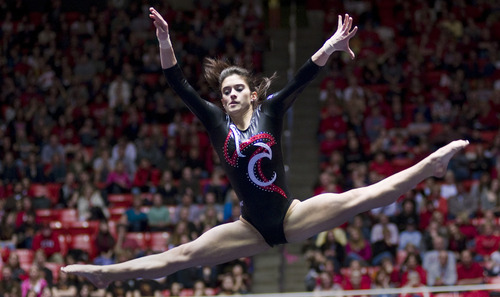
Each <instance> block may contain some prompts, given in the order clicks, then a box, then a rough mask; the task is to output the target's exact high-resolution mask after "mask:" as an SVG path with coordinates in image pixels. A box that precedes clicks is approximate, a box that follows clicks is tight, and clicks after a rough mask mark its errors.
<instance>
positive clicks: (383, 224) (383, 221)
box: [370, 213, 399, 244]
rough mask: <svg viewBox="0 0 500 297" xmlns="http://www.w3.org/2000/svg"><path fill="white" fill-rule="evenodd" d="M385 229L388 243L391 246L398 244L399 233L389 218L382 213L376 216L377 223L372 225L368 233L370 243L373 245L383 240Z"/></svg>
mask: <svg viewBox="0 0 500 297" xmlns="http://www.w3.org/2000/svg"><path fill="white" fill-rule="evenodd" d="M385 229H387V231H389V234H390V242H391V243H392V244H397V243H398V238H399V231H398V227H397V226H396V224H394V223H392V222H390V221H389V217H388V216H387V215H385V214H383V213H381V214H380V215H378V223H376V224H375V225H373V227H372V230H371V233H370V241H371V243H375V242H377V241H379V240H382V239H385V236H384V230H385Z"/></svg>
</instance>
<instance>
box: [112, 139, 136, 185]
mask: <svg viewBox="0 0 500 297" xmlns="http://www.w3.org/2000/svg"><path fill="white" fill-rule="evenodd" d="M136 158H137V149H136V147H135V144H134V143H132V142H131V141H129V140H127V138H125V137H120V139H118V142H117V143H116V144H115V145H114V146H113V149H112V150H111V159H112V160H113V162H114V163H115V167H116V162H118V161H122V162H123V164H124V166H125V171H126V172H127V173H128V174H129V176H131V177H132V176H133V175H134V174H135V170H136V166H135V161H136Z"/></svg>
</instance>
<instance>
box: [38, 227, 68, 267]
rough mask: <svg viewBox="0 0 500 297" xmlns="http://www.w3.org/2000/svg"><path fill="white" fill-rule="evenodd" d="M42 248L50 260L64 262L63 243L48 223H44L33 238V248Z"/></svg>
mask: <svg viewBox="0 0 500 297" xmlns="http://www.w3.org/2000/svg"><path fill="white" fill-rule="evenodd" d="M39 249H42V250H43V251H44V253H45V256H46V257H47V259H49V262H57V263H62V262H63V257H62V255H61V245H60V244H59V239H58V238H57V234H55V233H54V232H52V229H51V228H50V226H49V225H48V224H44V225H43V226H42V229H41V230H40V231H38V232H37V234H36V235H35V237H34V238H33V250H34V251H36V250H39Z"/></svg>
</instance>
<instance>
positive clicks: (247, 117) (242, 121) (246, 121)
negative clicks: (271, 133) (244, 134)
mask: <svg viewBox="0 0 500 297" xmlns="http://www.w3.org/2000/svg"><path fill="white" fill-rule="evenodd" d="M252 114H253V109H249V110H248V111H246V112H245V113H243V114H242V115H241V116H240V115H237V116H230V117H231V120H232V121H233V123H234V124H235V125H236V127H237V128H238V129H240V130H246V129H247V128H248V127H249V126H250V122H251V120H252Z"/></svg>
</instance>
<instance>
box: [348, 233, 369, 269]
mask: <svg viewBox="0 0 500 297" xmlns="http://www.w3.org/2000/svg"><path fill="white" fill-rule="evenodd" d="M348 232H349V236H348V239H347V244H346V245H345V252H346V255H347V258H346V260H347V263H350V261H351V260H358V261H364V262H370V260H371V257H372V249H371V246H370V243H369V242H368V241H367V240H366V239H364V238H363V236H362V234H361V230H360V229H359V228H354V227H351V228H349V230H348Z"/></svg>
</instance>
